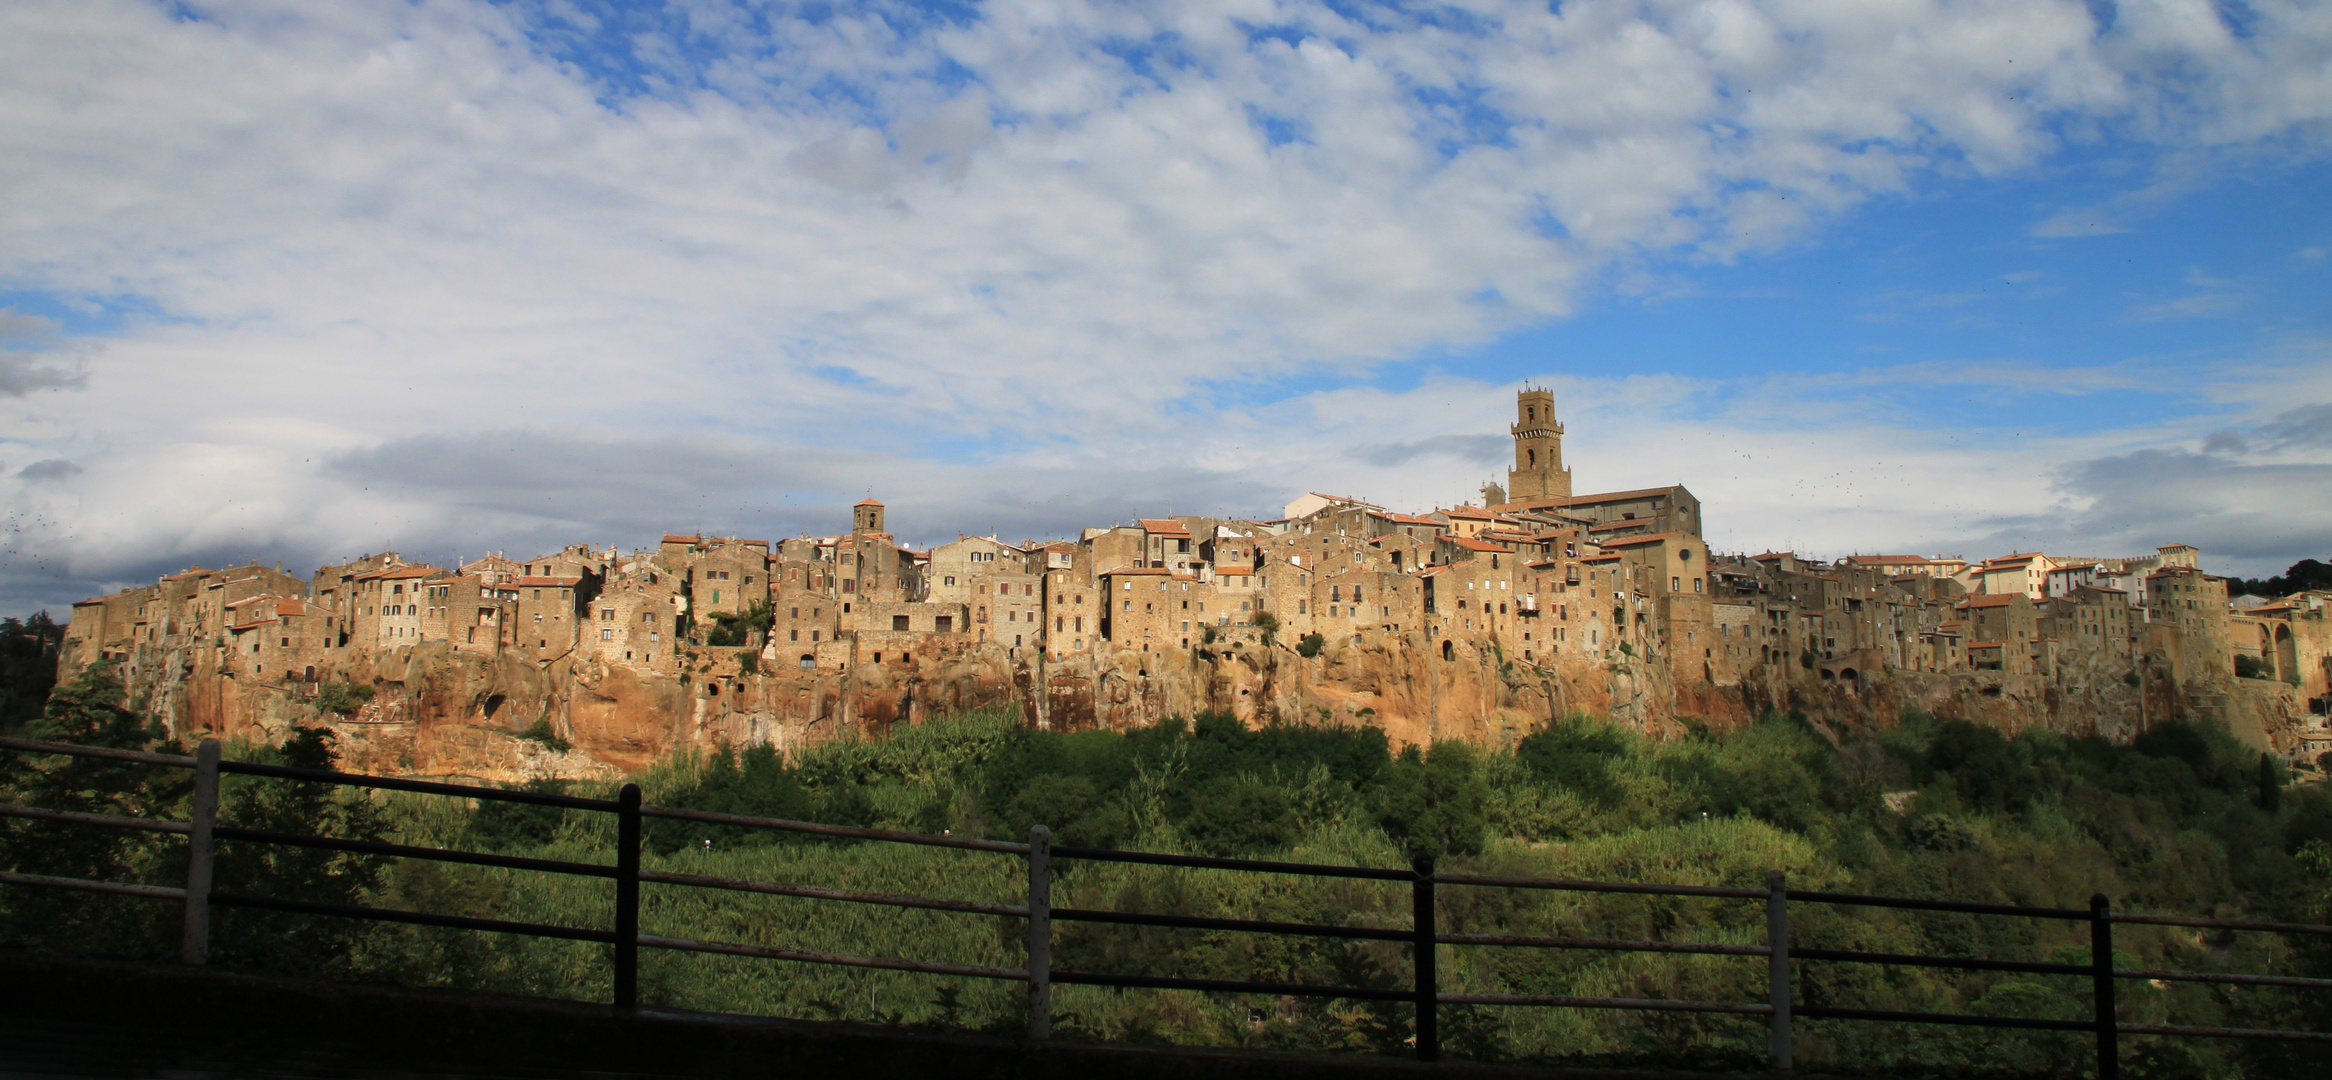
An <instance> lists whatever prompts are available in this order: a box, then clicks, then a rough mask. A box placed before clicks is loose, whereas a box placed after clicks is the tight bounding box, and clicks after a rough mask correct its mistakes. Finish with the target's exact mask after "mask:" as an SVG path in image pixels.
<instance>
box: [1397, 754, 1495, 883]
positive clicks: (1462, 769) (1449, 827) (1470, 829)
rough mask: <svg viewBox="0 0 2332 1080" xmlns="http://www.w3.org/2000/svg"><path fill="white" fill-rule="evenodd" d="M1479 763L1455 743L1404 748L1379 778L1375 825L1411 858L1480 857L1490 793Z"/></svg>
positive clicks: (1487, 817)
mask: <svg viewBox="0 0 2332 1080" xmlns="http://www.w3.org/2000/svg"><path fill="white" fill-rule="evenodd" d="M1475 764H1476V763H1475V760H1474V751H1473V748H1472V747H1469V746H1467V745H1466V744H1465V743H1462V742H1457V741H1455V740H1449V741H1443V742H1437V743H1434V744H1433V749H1432V750H1431V751H1430V752H1424V753H1421V752H1419V751H1418V749H1417V747H1416V746H1414V745H1411V746H1408V747H1405V748H1403V749H1402V751H1401V755H1400V756H1399V757H1398V758H1395V759H1394V760H1393V763H1392V764H1391V765H1389V766H1387V767H1386V768H1385V770H1384V771H1383V772H1381V773H1378V774H1377V779H1376V785H1375V786H1376V792H1375V795H1376V805H1377V823H1378V824H1379V825H1381V826H1383V827H1384V830H1385V832H1386V833H1387V834H1388V835H1390V836H1391V837H1392V838H1393V839H1394V840H1395V841H1398V842H1399V843H1400V844H1401V845H1402V846H1403V847H1404V848H1406V849H1407V850H1408V851H1409V852H1410V853H1411V854H1413V855H1414V854H1431V855H1472V854H1476V853H1478V852H1480V851H1481V850H1482V832H1483V830H1484V829H1486V828H1488V827H1489V815H1488V812H1487V810H1486V807H1485V804H1486V803H1487V801H1488V796H1489V789H1488V787H1487V786H1486V785H1485V784H1484V783H1483V781H1482V777H1481V772H1480V770H1479V769H1477V768H1476V767H1475Z"/></svg>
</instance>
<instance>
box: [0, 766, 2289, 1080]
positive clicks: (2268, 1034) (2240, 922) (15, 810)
mask: <svg viewBox="0 0 2332 1080" xmlns="http://www.w3.org/2000/svg"><path fill="white" fill-rule="evenodd" d="M0 750H14V751H18V752H22V753H29V754H41V755H63V756H73V757H84V758H93V759H103V760H112V761H123V762H129V763H134V764H143V765H154V766H161V767H165V768H178V769H192V770H194V772H195V786H194V796H193V798H192V800H191V801H190V804H189V805H190V820H188V821H184V822H178V821H161V820H153V819H147V818H137V817H125V816H121V815H114V814H96V813H85V812H81V811H71V810H58V809H53V808H45V807H32V806H6V805H0V818H15V819H19V820H31V821H46V822H53V823H57V824H63V825H82V826H91V827H99V828H115V829H129V830H138V831H145V832H153V833H161V834H165V835H170V836H184V837H186V838H187V841H188V859H187V883H186V885H185V887H183V888H179V887H172V886H164V885H147V884H136V883H123V882H107V881H88V880H82V879H77V878H67V877H57V876H53V875H43V874H27V873H16V872H0V885H15V886H26V887H33V888H46V889H63V890H71V891H79V892H92V893H107V894H114V895H124V896H135V897H143V898H149V899H156V900H175V901H178V902H180V903H181V904H183V905H184V906H185V913H186V927H185V935H184V941H183V943H182V950H181V955H182V957H183V958H184V959H185V961H186V962H188V963H191V964H201V963H204V962H205V961H206V959H207V956H208V949H209V933H210V915H209V911H210V908H211V907H213V906H219V907H241V908H255V909H265V910H273V911H285V912H293V913H299V914H309V915H321V916H332V917H341V918H353V919H367V920H374V921H383V922H395V923H407V924H413V925H421V926H437V927H447V928H453V929H461V930H476V931H486V932H491V933H507V934H522V935H528V936H533V937H544V938H555V939H563V940H569V941H586V942H596V943H600V944H606V945H610V946H613V950H612V951H613V958H612V959H613V962H612V964H611V971H610V973H609V974H610V983H611V993H610V997H611V998H612V999H613V1001H614V1004H615V1005H616V1006H618V1007H620V1008H631V1007H634V1006H636V1005H637V1003H638V986H639V950H640V949H641V948H642V947H646V948H652V949H664V950H671V951H680V952H699V953H715V954H721V955H728V956H743V957H754V958H760V959H770V960H781V961H790V962H796V963H808V964H824V965H834V966H842V967H858V968H870V969H883V970H892V971H909V972H918V973H924V974H933V975H946V976H955V977H961V978H979V979H996V980H1006V981H1014V982H1023V983H1026V984H1027V985H1028V1034H1029V1037H1030V1038H1032V1039H1043V1038H1045V1037H1047V1035H1048V1034H1049V1033H1050V1031H1051V1025H1052V996H1051V995H1052V991H1051V988H1052V986H1053V984H1055V983H1063V984H1070V985H1082V986H1110V987H1123V988H1143V989H1165V990H1192V991H1203V992H1213V993H1245V994H1271V995H1282V996H1291V997H1315V998H1344V999H1354V1000H1369V1001H1405V1002H1410V1003H1412V1004H1413V1005H1414V1006H1415V1007H1416V1040H1415V1043H1416V1053H1417V1056H1418V1057H1419V1058H1420V1059H1423V1060H1427V1061H1431V1060H1434V1059H1436V1058H1437V1057H1438V1056H1439V1053H1440V1038H1439V1026H1438V1009H1439V1007H1440V1006H1442V1005H1492V1006H1512V1007H1536V1008H1567V1009H1623V1010H1635V1011H1645V1012H1692V1013H1711V1014H1732V1015H1740V1016H1761V1017H1764V1018H1765V1019H1766V1024H1767V1027H1768V1030H1769V1041H1770V1056H1771V1060H1772V1064H1773V1066H1774V1067H1775V1068H1777V1069H1788V1068H1790V1067H1791V1066H1792V1060H1791V1058H1792V1053H1791V1025H1792V1023H1793V1020H1794V1018H1797V1017H1804V1018H1808V1019H1822V1020H1850V1021H1874V1022H1883V1023H1918V1024H1945V1025H1961V1026H1980V1027H1992V1028H2021V1029H2027V1030H2044V1031H2068V1032H2091V1033H2094V1035H2095V1036H2096V1042H2097V1055H2098V1057H2097V1066H2098V1075H2099V1076H2100V1077H2101V1078H2114V1077H2118V1075H2119V1051H2118V1044H2117V1040H2118V1039H2119V1037H2120V1036H2122V1035H2150V1036H2168V1037H2181V1038H2230V1039H2284V1040H2293V1041H2304V1042H2332V1032H2312V1031H2275V1030H2263V1029H2251V1028H2226V1027H2204V1026H2191V1025H2177V1024H2128V1023H2121V1022H2120V1021H2119V1020H2118V1019H2117V1018H2116V1016H2115V1004H2114V987H2115V985H2116V983H2117V982H2119V981H2122V980H2129V979H2145V980H2158V981H2186V982H2201V983H2214V984H2222V985H2231V986H2275V987H2291V988H2299V989H2332V979H2318V978H2301V977H2296V976H2282V975H2252V974H2240V973H2230V972H2207V971H2177V970H2167V969H2155V968H2117V967H2114V966H2113V927H2114V925H2115V924H2116V923H2124V924H2131V925H2156V926H2182V927H2197V928H2207V929H2225V930H2244V931H2259V932H2268V933H2278V934H2312V935H2332V926H2323V925H2316V924H2310V923H2289V922H2276V921H2267V920H2255V919H2228V918H2217V917H2203V916H2186V915H2150V914H2128V913H2117V912H2114V911H2113V910H2112V909H2111V907H2110V905H2109V904H2108V903H2107V901H2106V898H2105V897H2104V896H2102V895H2101V896H2096V897H2093V898H2091V901H2090V906H2089V908H2087V909H2086V910H2083V909H2077V908H2048V907H2033V906H2023V905H2015V904H1991V903H1974V902H1966V901H1957V900H1936V899H1925V898H1917V897H1898V896H1868V895H1861V894H1854V893H1833V892H1819V891H1806V890H1798V889H1790V888H1788V887H1787V885H1786V882H1785V881H1784V879H1783V876H1782V873H1781V872H1780V871H1778V870H1775V871H1769V872H1768V873H1767V874H1766V883H1765V887H1764V888H1753V887H1741V886H1711V885H1671V884H1659V883H1643V882H1616V881H1580V880H1570V879H1560V878H1522V877H1499V876H1490V875H1482V874H1455V873H1441V872H1438V871H1436V869H1435V867H1434V863H1433V860H1432V858H1431V857H1430V856H1420V857H1419V858H1417V859H1416V861H1415V862H1414V863H1413V864H1412V865H1411V866H1410V867H1409V868H1408V869H1392V868H1385V867H1363V866H1334V865H1326V864H1316V863H1295V862H1272V861H1265V860H1257V859H1231V858H1219V857H1214V856H1201V855H1174V854H1166V853H1161V852H1144V851H1119V850H1115V849H1109V848H1087V847H1072V846H1055V845H1053V843H1052V833H1051V831H1050V830H1049V829H1047V828H1046V827H1045V826H1042V825H1038V826H1035V827H1033V828H1031V829H1030V830H1029V838H1028V841H1027V842H1026V843H1019V842H1012V841H1000V840H982V839H976V838H971V837H959V836H951V835H937V836H934V835H931V834H927V833H909V832H897V831H893V830H887V829H868V828H859V827H854V826H845V825H825V824H819V823H816V822H806V821H788V820H783V819H778V818H759V817H749V816H745V815H739V814H722V813H713V812H709V811H702V810H688V809H683V808H679V807H666V806H649V805H643V804H642V803H641V800H640V789H639V787H638V786H637V785H633V784H627V785H624V787H623V788H622V789H621V791H620V792H619V793H618V796H617V797H616V798H614V799H589V798H582V797H578V796H571V795H554V794H549V793H545V792H528V791H510V790H506V789H502V788H493V787H484V786H476V785H467V784H448V783H440V782H436V781H427V780H408V779H401V778H396V777H381V776H365V775H361V774H356V773H343V772H334V771H330V770H322V769H301V768H292V767H288V766H279V765H264V764H258V763H254V762H234V761H222V760H220V758H219V744H218V742H217V740H214V739H206V740H204V741H203V743H202V745H201V746H200V747H199V749H198V750H197V752H196V753H195V754H194V755H193V756H191V757H189V756H184V755H176V754H155V753H147V752H144V751H135V750H119V749H112V748H106V747H89V746H74V745H68V744H63V743H44V742H34V741H29V740H24V739H0ZM221 774H232V775H242V776H255V777H267V778H275V779H286V780H298V781H304V782H310V783H326V784H335V785H344V786H354V787H365V788H374V789H381V790H389V791H404V792H412V793H417V794H427V795H447V796H454V797H459V798H468V799H484V800H494V801H502V802H511V803H523V804H531V805H535V806H548V807H557V808H561V809H569V810H580V811H585V812H591V813H605V814H613V815H615V817H616V824H617V828H616V833H617V836H616V851H615V862H614V863H613V864H604V863H585V862H574V861H569V860H559V859H536V858H526V857H520V856H512V855H501V854H495V853H491V852H478V851H459V850H453V849H445V848H429V847H420V846H415V845H410V844H395V843H388V842H385V841H376V840H355V839H346V838H338V837H325V836H307V835H301V834H295V833H285V832H278V831H273V830H265V829H248V828H241V827H237V826H232V825H221V824H219V823H218V821H217V816H218V782H219V777H220V775H221ZM646 818H658V819H664V820H674V821H692V822H698V823H702V824H711V825H723V826H730V827H736V828H746V829H765V830H775V831H782V832H790V833H797V834H803V835H811V836H826V837H834V838H838V839H854V840H874V841H882V842H888V843H902V844H918V845H924V846H930V847H948V848H957V849H962V850H971V851H983V852H990V853H995V854H1003V855H1011V856H1017V857H1020V858H1021V859H1023V860H1025V862H1026V866H1027V872H1028V873H1027V881H1028V886H1027V903H1025V904H1000V903H988V902H982V901H972V900H952V899H943V898H936V897H926V896H908V895H902V894H895V893H879V892H867V891H862V890H856V889H838V888H830V887H826V886H817V885H800V884H791V883H785V882H770V881H751V880H745V879H740V878H725V877H713V876H708V875H703V874H686V873H678V872H674V871H668V870H649V869H643V868H641V866H640V846H641V825H642V821H643V819H646ZM222 839H223V840H238V841H244V842H249V843H261V844H280V845H287V846H296V847H304V848H310V849H316V850H326V851H342V852H348V853H351V854H363V855H377V856H386V857H393V858H411V859H429V860H435V861H440V862H454V863H465V864H469V865H473V866H490V867H498V868H503V869H511V870H525V871H532V872H540V873H550V874H564V875H571V876H580V877H590V878H599V879H604V880H607V881H609V882H610V883H611V884H612V885H613V887H614V897H613V899H614V901H615V903H614V909H615V910H614V919H613V925H612V926H609V927H606V928H599V927H576V926H555V925H550V924H544V923H527V922H513V921H508V920H502V919H487V918H476V917H470V916H457V915H440V914H435V913H431V912H420V911H400V910H394V909H389V908H375V907H366V906H361V905H354V904H332V903H321V902H317V901H309V900H298V899H292V898H286V897H269V896H257V895H251V894H246V893H237V892H232V891H222V890H219V889H217V888H216V887H215V886H214V882H213V880H212V877H213V873H212V867H213V855H214V850H213V849H214V846H215V844H216V842H217V841H219V840H222ZM1054 859H1075V860H1086V861H1092V862H1117V863H1135V864H1144V865H1152V866H1175V867H1186V868H1193V869H1208V870H1228V871H1234V872H1240V873H1263V874H1282V875H1295V876H1302V877H1318V878H1341V879H1348V880H1366V881H1383V882H1395V883H1407V884H1408V885H1409V888H1410V919H1409V924H1408V925H1407V926H1406V927H1401V926H1359V925H1332V924H1323V923H1292V922H1274V921H1267V920H1255V919H1225V918H1204V917H1197V916H1185V915H1162V914H1155V913H1148V912H1131V911H1105V910H1097V909H1087V908H1055V907H1053V906H1052V899H1051V896H1052V878H1053V871H1052V860H1054ZM642 883H650V884H658V885H673V886H683V887H689V888H702V889H717V890H724V891H732V892H745V893H758V894H763V895H772V896H792V897H800V898H803V899H811V900H826V901H835V902H841V903H854V904H873V905H879V906H889V907H900V908H914V909H923V910H933V911H948V912H956V913H961V914H969V915H983V916H989V917H996V918H1006V919H1020V920H1024V921H1025V922H1026V923H1027V927H1028V939H1027V941H1028V947H1027V966H1025V967H1021V968H1008V967H993V966H985V965H977V964H957V963H947V962H940V961H932V960H922V959H915V958H906V957H873V956H856V955H850V954H845V953H829V952H819V951H813V950H804V949H789V948H782V947H777V946H769V945H753V944H745V943H739V942H723V941H700V940H695V939H692V938H678V937H667V936H662V935H656V934H645V933H642V932H640V927H639V910H640V898H639V889H640V885H641V884H642ZM1441 886H1457V887H1466V888H1493V889H1535V890H1554V891H1561V892H1575V893H1621V894H1638V895H1652V896H1687V897H1710V898H1720V899H1741V900H1760V901H1763V902H1764V905H1765V915H1766V919H1765V930H1766V941H1765V944H1763V945H1748V944H1724V943H1709V942H1675V941H1636V940H1626V939H1615V938H1595V937H1580V936H1565V935H1551V936H1532V935H1518V934H1484V933H1463V932H1457V931H1446V932H1445V931H1443V930H1442V928H1441V926H1440V920H1439V918H1438V917H1437V915H1436V890H1437V889H1438V888H1439V887H1441ZM1793 902H1794V903H1799V904H1828V905H1839V906H1859V907H1884V908H1897V909H1907V910H1916V911H1945V912H1957V913H1963V914H1971V915H1983V916H1994V917H2011V918H2033V919H2049V920H2061V921H2072V922H2083V923H2087V924H2088V925H2089V928H2090V960H2089V963H2086V964H2075V963H2043V962H2035V961H2023V960H1996V959H1992V958H1988V957H1972V956H1925V955H1913V954H1901V953H1877V952H1864V951H1857V950H1847V949H1816V948H1798V947H1793V946H1792V945H1791V944H1790V941H1789V905H1790V904H1791V903H1793ZM1056 921H1060V922H1085V923H1097V924H1110V925H1121V926H1156V927H1165V928H1171V929H1183V930H1213V931H1225V932H1232V933H1247V934H1268V935H1274V936H1306V937H1323V938H1339V939H1347V940H1361V941H1383V942H1395V943H1402V944H1405V945H1407V946H1408V948H1409V954H1410V968H1411V973H1412V979H1411V985H1409V986H1407V987H1384V986H1374V987H1369V986H1321V985H1315V984H1307V983H1283V982H1258V981H1248V980H1237V979H1202V978H1182V977H1167V976H1154V975H1138V974H1124V973H1107V972H1081V971H1061V970H1055V969H1054V968H1053V966H1052V924H1053V923H1054V922H1056ZM1441 946H1451V947H1467V948H1473V947H1486V948H1528V949H1578V950H1589V951H1607V952H1643V953H1669V954H1690V955H1711V956H1745V957H1764V958H1765V959H1766V966H1767V991H1768V997H1767V1000H1766V1001H1763V1002H1727V1001H1684V1000H1672V999H1655V998H1621V997H1585V996H1562V995H1546V994H1471V993H1448V992H1443V991H1442V990H1441V989H1440V987H1439V979H1438V973H1437V968H1438V956H1437V954H1438V952H1439V948H1440V947H1441ZM1806 962H1814V963H1859V964H1877V965H1886V966H1909V967H1928V968H1945V969H1955V970H1963V971H2008V972H2020V973H2027V974H2046V975H2066V976H2083V975H2086V976H2089V978H2090V979H2091V989H2092V992H2093V993H2092V1000H2093V1015H2092V1017H2091V1018H2090V1019H2086V1020H2059V1019H2037V1018H2027V1017H2009V1016H1987V1015H1975V1014H1962V1013H1940V1012H1903V1011H1891V1010H1881V1009H1857V1008H1847V1007H1842V1006H1836V1005H1824V1004H1807V1003H1801V1002H1795V1001H1793V1000H1792V993H1791V976H1792V972H1793V970H1794V965H1796V964H1800V963H1806Z"/></svg>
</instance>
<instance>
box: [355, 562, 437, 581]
mask: <svg viewBox="0 0 2332 1080" xmlns="http://www.w3.org/2000/svg"><path fill="white" fill-rule="evenodd" d="M442 573H445V571H443V570H440V569H438V568H437V567H434V566H400V567H397V568H396V569H394V570H375V571H373V572H372V573H369V574H358V575H357V576H356V580H358V581H392V580H399V579H403V578H417V577H428V576H429V575H431V574H442Z"/></svg>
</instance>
